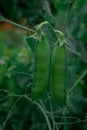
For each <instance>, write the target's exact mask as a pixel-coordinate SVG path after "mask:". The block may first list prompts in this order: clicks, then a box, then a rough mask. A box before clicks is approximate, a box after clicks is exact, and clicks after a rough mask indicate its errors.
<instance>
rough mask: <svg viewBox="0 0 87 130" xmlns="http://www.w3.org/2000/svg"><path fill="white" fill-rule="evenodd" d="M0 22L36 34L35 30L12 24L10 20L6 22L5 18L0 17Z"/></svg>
mask: <svg viewBox="0 0 87 130" xmlns="http://www.w3.org/2000/svg"><path fill="white" fill-rule="evenodd" d="M1 21H3V22H6V23H10V24H12V25H14V26H16V27H18V28H21V29H23V30H26V31H30V32H33V33H36V31H35V30H33V29H30V28H28V27H25V26H23V25H20V24H18V23H15V22H13V21H11V20H8V19H7V18H5V17H3V16H2V15H0V22H1Z"/></svg>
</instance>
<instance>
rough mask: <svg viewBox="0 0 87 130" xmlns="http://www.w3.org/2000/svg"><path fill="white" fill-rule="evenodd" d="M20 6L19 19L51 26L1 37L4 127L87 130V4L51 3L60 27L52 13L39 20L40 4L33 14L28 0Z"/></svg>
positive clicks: (0, 86)
mask: <svg viewBox="0 0 87 130" xmlns="http://www.w3.org/2000/svg"><path fill="white" fill-rule="evenodd" d="M0 2H2V1H0ZM17 2H18V1H17ZM40 2H41V3H40V4H41V5H42V2H43V1H40ZM2 3H4V1H3V2H2ZM19 3H22V4H23V5H25V7H24V8H23V6H20V7H22V12H21V16H22V14H23V16H25V17H27V16H28V15H29V16H30V17H31V19H30V21H34V20H35V19H37V21H36V22H34V23H33V25H36V23H39V22H40V21H41V19H43V18H42V17H44V18H45V19H46V20H47V22H42V23H40V24H38V25H36V26H35V30H34V32H35V33H33V34H31V33H30V34H29V33H27V35H25V34H24V33H21V34H20V33H17V32H16V35H15V33H14V32H12V31H10V32H5V34H3V35H1V34H0V35H1V36H0V129H1V130H7V129H9V130H28V129H30V130H41V129H42V130H73V129H79V130H82V129H83V130H86V129H87V46H86V44H87V38H86V35H87V29H86V27H87V17H86V16H87V11H86V5H87V1H86V0H83V1H82V0H80V1H71V0H63V1H61V0H54V1H51V0H49V3H50V5H51V8H52V9H54V10H55V11H56V12H55V11H52V12H54V14H55V18H56V21H57V22H56V23H57V24H58V27H55V25H56V24H55V19H54V18H53V16H51V12H50V15H49V13H48V12H49V11H48V12H45V13H44V16H41V19H40V20H38V19H39V17H38V16H37V15H36V14H37V12H38V13H39V12H40V11H41V10H39V9H41V8H42V7H41V5H40V4H38V2H37V1H32V2H31V3H32V4H31V5H32V6H31V8H32V7H33V9H34V11H33V9H32V10H31V11H30V10H29V12H28V10H27V9H28V8H30V5H29V4H30V3H29V4H28V0H25V1H21V2H19ZM33 3H34V4H33ZM37 4H38V6H36V5H37ZM3 5H4V4H3ZM19 5H20V4H19ZM7 6H9V4H7ZM34 6H35V8H34ZM25 8H26V12H27V13H26V12H25ZM31 8H30V9H31ZM37 8H38V9H37ZM0 9H1V8H0ZM11 9H13V7H12V8H10V10H11ZM16 9H18V10H21V9H19V6H18V8H16ZM16 11H17V10H16ZM36 11H37V12H36ZM8 12H9V10H8ZM8 12H7V13H8ZM13 12H14V11H13ZM19 12H20V11H19ZM40 13H41V12H40ZM12 14H14V13H12ZM31 14H32V15H34V17H33V16H32V15H31ZM6 15H7V14H6ZM18 15H19V14H18ZM35 15H36V16H35ZM41 15H42V13H41ZM14 16H15V15H14ZM8 17H10V16H8ZM55 28H59V29H60V30H62V31H63V32H61V31H59V30H57V29H55ZM9 37H11V39H9ZM25 37H26V40H27V44H26V41H25V40H23V39H24V38H25ZM22 38H23V39H22ZM3 39H4V40H3Z"/></svg>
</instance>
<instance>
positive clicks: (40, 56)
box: [32, 36, 50, 101]
mask: <svg viewBox="0 0 87 130" xmlns="http://www.w3.org/2000/svg"><path fill="white" fill-rule="evenodd" d="M49 62H50V47H49V43H48V41H47V39H46V38H45V36H42V39H41V40H38V41H37V46H36V72H35V80H34V85H33V87H32V100H33V101H35V100H37V99H39V98H41V97H42V96H43V94H44V93H45V92H46V90H47V87H48V78H49Z"/></svg>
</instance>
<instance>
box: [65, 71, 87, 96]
mask: <svg viewBox="0 0 87 130" xmlns="http://www.w3.org/2000/svg"><path fill="white" fill-rule="evenodd" d="M86 74H87V69H86V70H85V71H84V72H83V74H82V75H81V76H80V77H79V78H78V80H77V81H76V82H75V83H74V85H73V86H72V87H71V88H70V90H69V91H68V95H69V96H70V95H71V93H72V91H73V89H74V88H75V87H76V86H77V85H78V83H79V82H80V81H81V80H82V79H83V77H84V76H85V75H86Z"/></svg>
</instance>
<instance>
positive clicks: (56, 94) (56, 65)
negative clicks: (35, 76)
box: [51, 44, 65, 106]
mask: <svg viewBox="0 0 87 130" xmlns="http://www.w3.org/2000/svg"><path fill="white" fill-rule="evenodd" d="M64 56H65V54H64V47H60V46H59V45H58V44H57V45H56V46H55V48H54V50H53V56H52V87H51V88H52V97H53V99H55V101H56V102H57V103H58V105H60V106H63V105H64V103H65V94H64V93H65V91H64V61H65V59H64Z"/></svg>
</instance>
